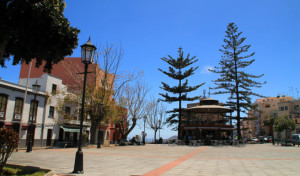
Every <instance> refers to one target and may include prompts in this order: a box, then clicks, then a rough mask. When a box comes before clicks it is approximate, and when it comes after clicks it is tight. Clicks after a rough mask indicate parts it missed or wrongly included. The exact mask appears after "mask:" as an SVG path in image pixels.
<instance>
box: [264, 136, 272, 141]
mask: <svg viewBox="0 0 300 176" xmlns="http://www.w3.org/2000/svg"><path fill="white" fill-rule="evenodd" d="M264 142H272V136H266V137H265V138H264Z"/></svg>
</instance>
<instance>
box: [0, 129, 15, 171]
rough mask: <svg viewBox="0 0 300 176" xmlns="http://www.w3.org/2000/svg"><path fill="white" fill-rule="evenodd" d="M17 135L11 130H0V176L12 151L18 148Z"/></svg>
mask: <svg viewBox="0 0 300 176" xmlns="http://www.w3.org/2000/svg"><path fill="white" fill-rule="evenodd" d="M18 144H19V135H18V133H16V132H15V131H14V130H13V129H12V128H4V127H3V128H0V151H1V161H0V162H1V163H0V175H2V172H3V167H4V166H5V164H6V162H7V159H8V158H9V157H10V155H11V154H12V152H13V150H14V149H15V148H17V147H18Z"/></svg>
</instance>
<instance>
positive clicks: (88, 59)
mask: <svg viewBox="0 0 300 176" xmlns="http://www.w3.org/2000/svg"><path fill="white" fill-rule="evenodd" d="M96 49H97V48H96V47H95V46H94V45H93V44H92V43H91V39H90V38H89V41H88V42H86V43H85V44H84V45H81V61H82V63H84V73H83V74H84V79H83V91H82V102H81V118H80V133H79V143H78V150H77V152H76V157H75V165H74V170H73V173H79V174H83V173H84V172H83V153H82V150H81V143H82V128H83V116H84V99H85V87H86V75H87V73H88V72H87V70H88V65H89V64H90V63H92V60H93V56H94V53H95V50H96Z"/></svg>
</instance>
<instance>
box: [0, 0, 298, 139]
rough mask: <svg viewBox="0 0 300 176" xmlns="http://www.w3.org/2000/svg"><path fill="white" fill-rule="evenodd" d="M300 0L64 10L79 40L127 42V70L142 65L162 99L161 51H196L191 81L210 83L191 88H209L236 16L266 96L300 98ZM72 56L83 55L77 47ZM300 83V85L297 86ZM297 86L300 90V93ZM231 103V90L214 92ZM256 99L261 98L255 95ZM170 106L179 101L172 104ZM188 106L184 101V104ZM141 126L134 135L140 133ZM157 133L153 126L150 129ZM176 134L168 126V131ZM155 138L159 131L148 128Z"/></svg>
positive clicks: (188, 0)
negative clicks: (228, 93)
mask: <svg viewBox="0 0 300 176" xmlns="http://www.w3.org/2000/svg"><path fill="white" fill-rule="evenodd" d="M299 9H300V1H298V0H289V1H284V0H280V1H279V0H265V1H260V0H252V1H246V0H226V1H225V0H211V1H204V0H151V1H150V0H147V1H146V0H127V1H124V0H101V1H99V0H90V1H79V0H72V1H71V0H66V9H65V16H66V17H67V18H68V19H69V21H70V23H71V26H76V27H77V28H79V29H80V30H81V32H80V34H79V45H81V44H83V43H85V42H86V41H87V40H88V37H89V36H91V40H92V42H93V43H94V44H96V45H100V44H105V43H109V44H113V45H115V46H119V45H120V44H121V45H122V47H123V49H124V57H123V58H122V66H121V69H122V70H124V71H134V70H138V71H143V72H144V79H145V82H146V83H147V84H148V85H149V86H150V87H151V92H150V94H151V95H152V96H155V97H157V98H158V93H159V92H162V91H161V90H160V89H159V86H160V85H161V81H164V82H170V83H173V82H172V80H171V79H169V78H167V77H166V76H165V75H163V74H162V73H160V72H159V71H158V68H162V69H165V70H166V69H167V68H168V65H166V64H165V63H164V62H163V61H162V60H161V59H160V58H162V57H165V56H167V55H171V56H173V57H176V56H177V49H178V47H180V46H181V47H182V48H183V51H184V53H185V54H187V53H190V54H191V55H192V56H196V57H197V58H198V59H199V61H198V62H197V63H196V64H194V66H199V69H198V70H197V71H196V72H195V75H193V76H192V77H190V78H189V83H190V84H191V85H196V84H199V83H202V82H206V84H205V85H204V86H202V87H201V88H200V89H199V90H197V91H195V92H194V93H191V94H190V95H191V96H193V95H202V94H203V93H202V92H203V89H204V88H205V89H206V90H207V89H208V87H209V86H212V87H213V83H212V82H211V80H215V79H216V78H218V75H216V74H212V73H209V72H207V71H206V68H208V67H213V66H217V64H218V62H219V60H220V56H221V53H220V52H219V49H220V48H221V45H222V44H223V39H224V36H225V30H226V26H227V25H228V23H229V22H234V23H236V24H237V26H238V27H239V31H242V32H243V34H242V35H243V36H245V37H247V39H246V41H245V44H250V45H251V49H250V51H252V52H255V53H256V54H255V55H254V57H253V58H254V59H255V60H256V61H255V62H254V63H253V64H252V65H251V66H250V67H248V68H247V69H246V71H247V72H249V73H253V74H265V75H264V76H263V77H262V78H261V79H259V81H267V84H266V85H264V86H263V87H262V88H260V89H256V92H258V93H260V94H263V95H265V96H277V95H283V94H285V95H293V96H294V97H296V98H299V97H300V69H299V67H300V32H299V31H300V23H299V19H300V11H299ZM72 56H77V57H78V56H80V49H79V47H77V48H76V49H75V50H74V53H73V55H72ZM19 69H20V66H11V63H8V64H7V68H6V69H3V68H0V77H2V79H4V80H7V81H11V82H15V83H17V82H18V77H19ZM296 89H297V90H296ZM297 91H299V92H298V94H297ZM212 98H216V99H219V100H220V101H221V102H225V98H226V97H225V96H212ZM254 100H255V97H254ZM167 106H168V107H169V108H172V107H174V106H177V104H167ZM184 106H185V104H184ZM140 125H141V126H137V127H136V129H135V130H134V131H133V133H132V134H131V135H135V134H140V132H141V130H142V129H141V127H142V123H140ZM147 131H148V132H149V133H150V129H147ZM174 134H176V132H171V131H170V130H169V129H164V130H162V131H161V136H162V137H163V138H167V137H170V136H172V135H174ZM149 135H150V136H149V137H151V136H152V133H150V134H149Z"/></svg>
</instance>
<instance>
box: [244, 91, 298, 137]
mask: <svg viewBox="0 0 300 176" xmlns="http://www.w3.org/2000/svg"><path fill="white" fill-rule="evenodd" d="M290 101H293V97H291V96H289V97H287V96H285V95H283V96H277V97H268V98H264V99H257V100H256V101H255V102H254V104H255V105H257V108H256V110H251V111H249V113H248V117H251V118H253V120H251V122H249V130H250V132H251V135H252V136H256V137H258V136H269V135H270V136H271V130H270V127H269V126H264V120H265V118H266V117H267V116H268V115H271V116H273V117H276V116H278V115H281V114H279V107H280V105H279V104H280V103H283V102H290Z"/></svg>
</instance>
